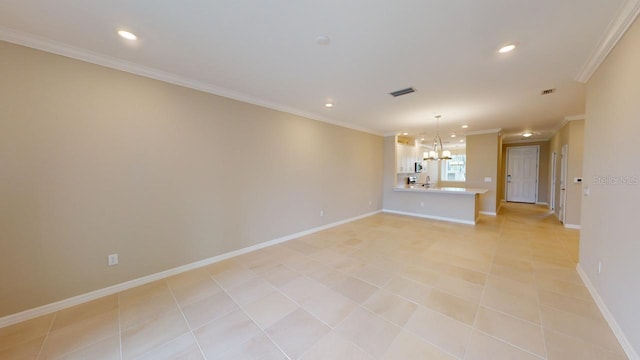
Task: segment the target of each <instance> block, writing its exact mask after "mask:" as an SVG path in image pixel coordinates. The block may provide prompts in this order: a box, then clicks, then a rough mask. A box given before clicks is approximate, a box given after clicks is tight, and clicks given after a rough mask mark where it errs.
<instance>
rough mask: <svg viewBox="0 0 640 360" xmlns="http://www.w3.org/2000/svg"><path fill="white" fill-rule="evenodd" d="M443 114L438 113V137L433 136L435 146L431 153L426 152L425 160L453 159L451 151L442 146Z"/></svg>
mask: <svg viewBox="0 0 640 360" xmlns="http://www.w3.org/2000/svg"><path fill="white" fill-rule="evenodd" d="M441 117H442V115H436V126H437V127H436V137H435V138H433V148H432V150H430V151H429V153H426V152H425V153H424V154H423V155H425V156H424V159H425V160H451V151H449V150H445V149H444V148H443V147H442V139H441V138H440V118H441Z"/></svg>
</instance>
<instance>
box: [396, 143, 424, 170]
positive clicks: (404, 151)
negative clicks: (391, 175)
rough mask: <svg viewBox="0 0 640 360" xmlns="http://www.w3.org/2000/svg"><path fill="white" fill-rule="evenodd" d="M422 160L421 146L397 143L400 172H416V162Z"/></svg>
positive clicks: (397, 160)
mask: <svg viewBox="0 0 640 360" xmlns="http://www.w3.org/2000/svg"><path fill="white" fill-rule="evenodd" d="M421 161H422V153H421V152H420V148H418V147H417V146H412V145H405V144H396V171H397V173H399V174H406V173H413V172H415V168H414V164H415V163H416V162H421Z"/></svg>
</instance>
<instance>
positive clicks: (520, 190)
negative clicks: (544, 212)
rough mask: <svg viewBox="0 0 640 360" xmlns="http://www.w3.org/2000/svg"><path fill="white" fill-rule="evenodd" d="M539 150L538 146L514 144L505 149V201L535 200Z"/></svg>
mask: <svg viewBox="0 0 640 360" xmlns="http://www.w3.org/2000/svg"><path fill="white" fill-rule="evenodd" d="M539 150H540V147H539V146H517V147H516V146H514V147H510V148H508V149H507V182H506V183H507V201H511V202H524V203H535V202H536V200H537V198H538V154H539V152H540V151H539Z"/></svg>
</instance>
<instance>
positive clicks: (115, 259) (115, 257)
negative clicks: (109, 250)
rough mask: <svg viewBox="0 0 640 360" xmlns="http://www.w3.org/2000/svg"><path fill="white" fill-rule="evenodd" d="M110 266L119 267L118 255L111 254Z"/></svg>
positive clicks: (108, 261)
mask: <svg viewBox="0 0 640 360" xmlns="http://www.w3.org/2000/svg"><path fill="white" fill-rule="evenodd" d="M107 263H108V264H109V266H113V265H118V254H111V255H109V256H108V257H107Z"/></svg>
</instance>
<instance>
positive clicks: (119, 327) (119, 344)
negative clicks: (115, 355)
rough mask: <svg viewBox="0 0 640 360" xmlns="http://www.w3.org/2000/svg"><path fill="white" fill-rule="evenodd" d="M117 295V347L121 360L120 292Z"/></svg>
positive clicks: (121, 359)
mask: <svg viewBox="0 0 640 360" xmlns="http://www.w3.org/2000/svg"><path fill="white" fill-rule="evenodd" d="M116 296H117V297H118V347H119V350H120V360H123V359H124V357H123V355H122V309H121V308H120V293H118V294H116Z"/></svg>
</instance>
